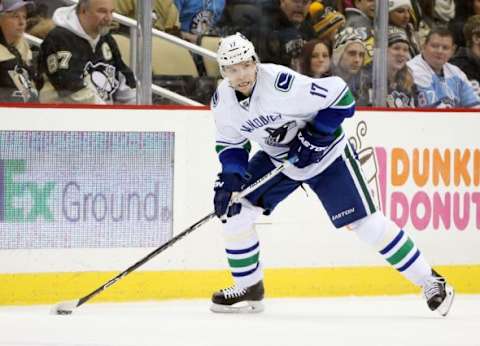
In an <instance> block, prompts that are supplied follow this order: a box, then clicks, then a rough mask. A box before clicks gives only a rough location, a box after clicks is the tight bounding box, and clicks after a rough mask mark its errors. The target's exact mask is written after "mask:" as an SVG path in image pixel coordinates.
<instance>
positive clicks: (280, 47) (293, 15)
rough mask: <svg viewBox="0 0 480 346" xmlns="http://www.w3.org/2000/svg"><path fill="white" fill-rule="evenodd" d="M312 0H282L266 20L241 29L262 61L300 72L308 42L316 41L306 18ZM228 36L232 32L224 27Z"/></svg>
mask: <svg viewBox="0 0 480 346" xmlns="http://www.w3.org/2000/svg"><path fill="white" fill-rule="evenodd" d="M310 3H311V0H280V2H279V6H278V7H275V8H272V9H271V12H269V13H265V15H264V16H263V20H262V21H260V22H259V23H252V25H249V26H248V27H245V28H243V29H242V30H240V32H241V33H242V34H244V35H245V36H246V37H247V38H249V39H250V40H251V41H253V42H254V44H255V47H256V48H257V53H258V55H259V57H260V60H261V61H262V62H265V63H275V64H279V65H284V66H288V67H291V68H293V69H294V70H296V71H298V70H299V69H300V66H299V65H300V53H301V50H302V47H303V44H304V42H305V41H308V40H310V39H312V38H314V36H315V35H314V32H313V28H312V26H311V23H310V21H309V20H308V19H307V15H308V9H309V7H310ZM223 30H224V32H225V33H231V29H228V28H223Z"/></svg>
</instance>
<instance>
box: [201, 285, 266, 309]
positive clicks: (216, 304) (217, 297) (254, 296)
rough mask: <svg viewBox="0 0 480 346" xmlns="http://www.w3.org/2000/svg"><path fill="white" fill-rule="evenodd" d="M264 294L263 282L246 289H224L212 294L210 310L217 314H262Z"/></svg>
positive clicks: (233, 287) (235, 287) (234, 287)
mask: <svg viewBox="0 0 480 346" xmlns="http://www.w3.org/2000/svg"><path fill="white" fill-rule="evenodd" d="M264 293H265V290H264V288H263V281H259V282H258V283H256V284H255V285H253V286H250V287H246V288H239V287H237V286H232V287H229V288H224V289H221V290H220V291H217V292H215V293H214V294H213V296H212V306H211V307H210V310H211V311H213V312H219V313H252V312H262V311H263V303H262V300H263V296H264Z"/></svg>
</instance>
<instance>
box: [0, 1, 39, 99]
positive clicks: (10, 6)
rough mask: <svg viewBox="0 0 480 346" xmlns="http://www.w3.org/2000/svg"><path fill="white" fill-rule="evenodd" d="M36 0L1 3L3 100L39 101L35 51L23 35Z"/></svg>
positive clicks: (0, 90) (0, 93)
mask: <svg viewBox="0 0 480 346" xmlns="http://www.w3.org/2000/svg"><path fill="white" fill-rule="evenodd" d="M32 6H33V2H32V1H22V0H3V1H2V2H1V4H0V102H35V101H37V99H38V92H37V89H36V86H35V83H34V76H35V73H34V71H33V68H32V64H31V62H32V51H31V50H30V47H29V45H28V43H27V42H26V40H25V39H24V38H23V34H24V33H25V29H26V26H27V9H28V8H29V7H32Z"/></svg>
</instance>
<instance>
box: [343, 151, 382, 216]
mask: <svg viewBox="0 0 480 346" xmlns="http://www.w3.org/2000/svg"><path fill="white" fill-rule="evenodd" d="M345 155H346V156H347V158H348V160H349V162H350V164H351V166H352V168H353V170H354V172H355V175H356V177H357V180H358V182H359V184H360V187H361V189H362V192H363V195H364V196H365V199H366V200H367V203H368V208H369V209H370V213H372V214H373V213H374V212H375V209H376V208H375V204H374V203H373V200H372V196H371V195H370V191H368V187H367V184H366V183H365V180H363V175H362V174H361V172H360V167H359V166H358V163H357V161H356V160H355V158H354V157H353V156H352V154H351V153H350V147H349V146H348V145H347V146H346V147H345Z"/></svg>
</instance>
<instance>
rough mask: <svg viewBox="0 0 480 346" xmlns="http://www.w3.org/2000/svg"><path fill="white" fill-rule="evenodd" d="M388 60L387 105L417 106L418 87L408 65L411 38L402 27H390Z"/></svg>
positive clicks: (393, 106)
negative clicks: (409, 38)
mask: <svg viewBox="0 0 480 346" xmlns="http://www.w3.org/2000/svg"><path fill="white" fill-rule="evenodd" d="M387 60H388V95H387V107H390V108H405V107H415V105H416V103H417V102H416V97H415V95H416V88H415V83H414V80H413V75H412V73H411V71H410V69H409V68H408V66H407V61H408V60H410V47H409V40H408V37H407V35H406V34H405V31H403V30H402V29H398V28H395V27H390V28H389V32H388V51H387Z"/></svg>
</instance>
